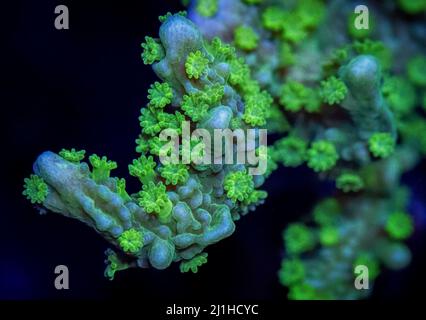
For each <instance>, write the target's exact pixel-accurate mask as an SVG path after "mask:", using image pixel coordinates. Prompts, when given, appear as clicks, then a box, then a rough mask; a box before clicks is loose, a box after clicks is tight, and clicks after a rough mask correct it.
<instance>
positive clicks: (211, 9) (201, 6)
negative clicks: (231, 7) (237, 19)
mask: <svg viewBox="0 0 426 320" xmlns="http://www.w3.org/2000/svg"><path fill="white" fill-rule="evenodd" d="M217 2H218V0H197V6H196V7H195V8H196V10H197V12H198V13H199V14H200V15H202V16H204V17H212V16H214V15H215V14H216V12H217V9H218V3H217Z"/></svg>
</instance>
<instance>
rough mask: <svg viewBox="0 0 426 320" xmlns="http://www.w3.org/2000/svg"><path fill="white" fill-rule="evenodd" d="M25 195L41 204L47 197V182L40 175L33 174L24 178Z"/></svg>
mask: <svg viewBox="0 0 426 320" xmlns="http://www.w3.org/2000/svg"><path fill="white" fill-rule="evenodd" d="M24 182H25V183H24V191H23V193H22V194H23V195H24V196H26V197H27V199H28V200H30V201H31V203H33V204H35V203H38V204H41V203H43V201H44V200H45V199H46V197H47V193H48V187H47V184H46V183H45V182H44V181H43V179H42V178H40V177H39V176H37V175H35V174H32V175H31V176H30V177H29V178H25V179H24Z"/></svg>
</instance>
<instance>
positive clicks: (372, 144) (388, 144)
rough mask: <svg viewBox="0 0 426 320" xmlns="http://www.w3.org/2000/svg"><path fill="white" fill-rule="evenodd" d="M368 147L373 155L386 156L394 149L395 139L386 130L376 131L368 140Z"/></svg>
mask: <svg viewBox="0 0 426 320" xmlns="http://www.w3.org/2000/svg"><path fill="white" fill-rule="evenodd" d="M368 147H369V148H370V151H371V153H372V154H373V155H374V156H375V157H379V158H387V157H389V156H390V155H391V154H392V153H393V152H394V150H395V139H394V138H393V137H392V136H391V135H390V134H389V133H387V132H376V133H374V134H373V135H372V136H371V137H370V139H369V140H368Z"/></svg>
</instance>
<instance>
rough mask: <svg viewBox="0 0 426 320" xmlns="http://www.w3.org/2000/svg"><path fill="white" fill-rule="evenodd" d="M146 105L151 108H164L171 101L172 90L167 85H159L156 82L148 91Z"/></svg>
mask: <svg viewBox="0 0 426 320" xmlns="http://www.w3.org/2000/svg"><path fill="white" fill-rule="evenodd" d="M148 99H149V103H148V105H149V106H150V107H153V108H159V109H161V108H164V107H165V106H166V105H168V104H169V103H170V102H172V99H173V92H172V88H171V87H170V85H169V84H168V83H159V82H158V81H156V82H155V83H154V84H153V85H151V89H148Z"/></svg>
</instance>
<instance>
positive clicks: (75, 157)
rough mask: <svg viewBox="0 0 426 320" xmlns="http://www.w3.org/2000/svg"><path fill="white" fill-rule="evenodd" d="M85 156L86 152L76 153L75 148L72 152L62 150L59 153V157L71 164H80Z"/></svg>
mask: <svg viewBox="0 0 426 320" xmlns="http://www.w3.org/2000/svg"><path fill="white" fill-rule="evenodd" d="M85 154H86V151H85V150H80V151H76V150H75V149H74V148H72V149H71V150H67V149H62V150H61V151H59V155H60V156H61V157H62V158H64V159H65V160H67V161H71V162H80V161H81V160H83V159H84V155H85Z"/></svg>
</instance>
